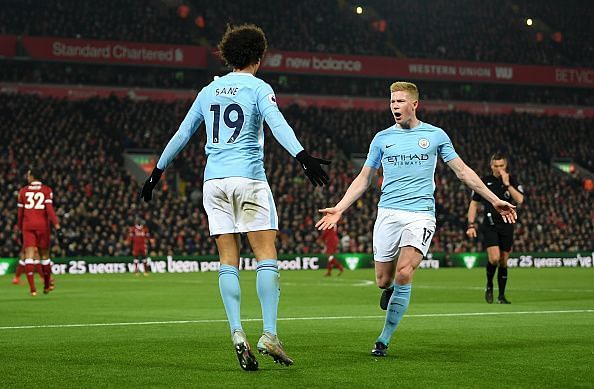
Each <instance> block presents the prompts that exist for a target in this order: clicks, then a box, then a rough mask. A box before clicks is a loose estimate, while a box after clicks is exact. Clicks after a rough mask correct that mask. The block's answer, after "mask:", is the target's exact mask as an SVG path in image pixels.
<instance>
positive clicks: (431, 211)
mask: <svg viewBox="0 0 594 389" xmlns="http://www.w3.org/2000/svg"><path fill="white" fill-rule="evenodd" d="M418 105H419V91H418V89H417V86H416V85H415V84H412V83H410V82H395V83H393V84H392V85H391V86H390V111H391V113H392V115H393V117H394V120H395V122H396V123H395V124H394V125H392V126H390V127H388V128H386V129H385V130H383V131H379V132H378V133H377V134H376V135H375V137H374V138H373V140H372V141H371V145H370V146H369V154H368V155H367V160H366V161H365V164H364V166H363V168H362V169H361V173H359V175H358V176H357V177H356V178H355V179H354V181H353V182H352V183H351V185H350V186H349V188H348V189H347V191H346V193H345V195H344V196H343V198H342V199H341V200H340V201H339V202H338V204H336V206H334V207H333V208H325V209H321V210H320V212H322V213H323V214H324V216H323V217H322V219H320V220H319V221H318V222H317V223H316V227H318V229H320V230H327V229H330V228H333V227H334V226H335V225H336V223H338V221H339V220H340V218H341V216H342V214H343V212H345V211H346V210H347V208H349V206H350V205H351V204H353V202H355V201H356V200H357V199H358V198H359V197H361V196H362V195H363V193H364V192H365V190H367V188H368V187H369V185H370V184H371V181H372V180H373V178H374V177H375V176H376V174H377V171H378V169H379V168H380V167H382V168H383V171H384V180H383V182H382V194H381V197H380V200H379V204H378V212H377V219H376V221H375V226H374V229H373V256H374V260H375V278H376V282H377V285H378V286H379V287H380V288H381V289H383V290H384V291H383V292H382V296H381V298H380V307H381V308H382V309H385V310H387V311H388V312H387V313H386V320H385V324H384V328H383V330H382V332H381V334H380V335H379V337H378V338H377V340H376V342H375V345H374V347H373V349H372V351H371V353H372V354H373V355H374V356H379V357H383V356H386V354H387V348H388V344H389V343H390V339H391V338H392V335H393V334H394V331H396V326H397V325H398V323H399V322H400V319H402V316H404V313H405V312H406V309H407V307H408V303H409V301H410V296H411V289H412V279H413V274H414V272H415V270H416V268H417V267H418V266H419V264H420V263H421V260H422V259H423V256H425V255H427V252H428V250H429V246H430V244H431V238H432V237H433V235H434V233H435V197H434V192H435V182H434V181H433V177H434V174H435V166H436V164H437V157H438V156H439V157H440V158H441V159H442V160H443V161H444V162H445V163H446V164H447V165H448V166H449V167H450V168H451V169H452V170H453V171H454V172H455V173H456V176H457V177H458V178H459V179H460V180H461V181H462V182H464V183H465V184H466V185H468V186H469V187H470V188H472V189H473V190H474V191H476V192H477V193H479V194H480V195H481V196H483V198H485V199H486V200H487V201H489V202H490V203H491V204H492V205H493V208H494V209H495V210H496V211H497V212H498V213H499V214H500V215H501V216H502V218H503V219H504V220H505V221H506V222H508V223H514V222H515V220H516V211H515V207H514V206H513V205H512V204H510V203H508V202H506V201H503V200H500V199H499V198H498V197H497V196H496V195H495V194H494V193H493V192H491V191H490V190H489V189H488V188H487V187H486V186H485V184H484V183H483V182H482V181H481V179H480V178H479V176H477V174H476V173H475V172H474V171H473V170H472V169H471V168H469V167H468V166H467V165H466V164H465V163H464V161H462V159H461V158H460V157H459V156H458V154H457V153H456V151H455V150H454V146H453V145H452V142H451V141H450V138H449V137H448V135H447V134H446V132H445V131H444V130H442V129H441V128H439V127H436V126H433V125H431V124H428V123H424V122H422V121H420V120H419V119H417V116H416V110H417V107H418Z"/></svg>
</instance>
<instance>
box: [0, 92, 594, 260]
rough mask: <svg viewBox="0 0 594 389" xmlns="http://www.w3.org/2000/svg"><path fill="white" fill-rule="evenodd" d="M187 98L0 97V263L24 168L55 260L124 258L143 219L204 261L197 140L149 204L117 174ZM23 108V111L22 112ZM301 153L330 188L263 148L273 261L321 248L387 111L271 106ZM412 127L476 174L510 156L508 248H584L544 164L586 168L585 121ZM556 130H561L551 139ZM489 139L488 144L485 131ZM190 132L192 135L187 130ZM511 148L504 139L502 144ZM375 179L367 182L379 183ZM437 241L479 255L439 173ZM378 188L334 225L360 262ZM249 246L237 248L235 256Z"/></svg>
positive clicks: (460, 119)
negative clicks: (53, 223) (274, 231)
mask: <svg viewBox="0 0 594 389" xmlns="http://www.w3.org/2000/svg"><path fill="white" fill-rule="evenodd" d="M189 103H190V102H189V101H179V102H176V103H164V102H157V101H142V102H134V101H131V100H128V99H118V98H115V97H112V98H109V99H90V100H86V101H68V100H58V99H53V98H40V97H36V96H31V95H10V94H0V115H1V116H2V118H3V121H2V122H0V151H1V153H2V155H3V156H6V157H5V158H2V159H1V160H0V184H1V185H2V188H4V190H3V191H2V192H1V193H0V210H1V211H0V212H1V214H2V219H3V220H6V221H7V222H6V223H3V225H2V226H1V227H0V247H2V249H1V252H0V255H1V256H17V255H18V252H19V249H20V247H19V243H18V241H17V237H16V231H15V224H16V193H17V192H18V189H19V188H20V187H21V186H23V185H24V184H25V180H24V173H25V172H26V169H27V166H28V165H29V164H36V165H43V166H45V168H46V171H47V174H46V178H45V179H44V182H45V183H47V184H48V185H50V186H52V187H53V189H54V195H55V201H54V205H55V208H56V210H57V213H58V216H59V217H60V220H61V224H62V229H63V230H64V232H65V236H66V238H65V240H64V242H62V244H60V245H55V246H54V250H55V251H54V253H53V255H54V256H61V255H79V256H93V255H113V256H118V255H129V254H130V249H129V247H128V246H127V243H126V231H127V228H128V227H129V226H130V225H132V224H133V223H134V219H135V217H137V216H140V217H142V218H143V219H144V220H145V221H146V223H147V225H148V227H149V228H150V230H151V233H152V235H153V237H154V238H155V241H156V246H155V247H153V248H151V252H152V254H153V255H154V254H161V255H163V254H169V253H175V254H182V255H186V254H214V253H215V246H214V244H213V242H212V241H211V239H210V238H209V237H208V227H207V219H206V215H205V213H204V212H203V210H202V205H201V198H202V192H201V187H202V185H201V180H202V177H201V174H202V167H203V165H204V154H203V151H202V147H203V140H202V139H201V137H200V136H198V135H195V136H194V138H193V139H192V140H191V141H190V142H191V144H190V145H189V146H188V147H187V148H186V150H184V152H183V153H182V155H180V156H179V157H178V158H177V161H176V162H175V164H174V166H173V169H172V170H171V171H169V170H168V172H167V173H168V174H167V175H166V178H165V182H166V183H167V189H161V190H159V191H158V193H157V195H156V199H155V200H154V202H152V203H150V205H146V204H145V203H142V202H141V201H140V200H139V197H138V193H139V185H138V182H137V181H136V180H135V179H133V178H132V177H131V176H130V175H129V174H128V173H127V172H126V170H125V168H124V167H123V157H122V153H123V152H124V150H125V149H127V148H135V147H142V148H153V149H155V151H156V152H160V151H161V149H162V147H163V145H164V144H165V143H166V142H167V140H168V139H169V137H170V136H171V134H172V133H173V132H174V131H175V130H176V128H177V125H178V124H179V123H180V121H181V119H182V118H183V116H184V115H185V112H186V110H187V108H188V106H189ZM31 112H35V115H32V114H31ZM283 112H284V114H285V116H286V118H287V120H288V122H289V123H291V124H292V126H293V127H294V129H295V131H296V133H297V135H298V136H299V138H300V139H301V140H302V143H303V144H304V146H305V147H306V149H308V150H312V151H315V152H317V153H318V155H320V156H322V157H325V158H330V159H332V160H333V164H332V165H331V169H330V175H331V185H330V186H329V187H328V188H327V189H320V188H316V189H314V188H313V187H312V186H311V185H310V183H309V182H306V180H304V176H303V174H302V173H301V168H300V167H299V166H298V164H297V163H296V162H295V161H294V160H292V158H291V157H290V156H289V155H288V154H287V153H286V152H285V151H284V150H283V149H282V148H281V147H280V146H279V145H278V144H277V143H276V142H275V141H274V140H273V138H272V137H271V136H270V133H269V132H268V133H267V136H268V137H269V139H268V142H267V146H266V147H267V156H266V161H265V162H266V171H267V175H268V179H269V182H270V184H271V188H272V190H273V193H274V194H275V198H276V199H277V200H276V201H277V208H278V212H279V219H280V228H281V230H280V234H279V235H280V236H279V241H278V245H279V251H280V253H281V254H282V253H292V252H300V253H307V252H319V250H320V246H319V243H318V242H316V239H317V236H318V233H317V231H315V230H314V228H313V224H314V223H315V221H316V220H317V219H318V214H317V209H319V208H321V207H323V206H326V205H331V204H334V203H335V202H336V201H337V200H338V199H339V198H340V197H341V196H342V194H343V193H344V191H345V189H346V187H347V186H348V184H349V183H350V181H351V180H352V179H353V178H354V177H355V175H356V174H357V173H358V171H359V166H358V165H357V164H356V163H355V162H353V160H351V159H350V158H349V156H356V155H357V153H361V154H363V155H364V154H365V153H366V151H367V150H366V148H367V146H368V144H369V141H370V140H371V138H372V137H373V135H374V133H375V132H377V131H379V130H381V129H383V128H385V127H388V126H389V125H391V123H392V118H391V117H390V115H389V112H387V111H386V112H371V111H369V112H363V111H356V110H346V111H345V110H339V109H320V108H301V107H298V106H291V107H285V108H283ZM419 116H420V118H421V120H423V121H427V122H429V123H433V124H436V125H438V126H441V127H443V128H444V129H446V131H447V132H448V133H449V135H450V137H451V138H452V141H453V142H454V145H455V147H456V149H457V151H458V153H459V154H460V155H461V157H462V158H463V159H464V160H465V161H466V162H467V163H469V165H470V166H472V167H473V168H475V169H476V170H477V172H479V173H486V172H488V165H487V163H488V157H489V154H490V153H492V152H493V151H495V150H503V151H504V152H506V153H507V154H508V155H509V156H510V171H511V172H512V174H516V175H517V176H518V180H519V182H520V183H522V184H523V185H524V187H525V191H526V201H525V204H523V205H522V207H521V208H520V211H519V212H520V222H519V225H518V226H517V230H516V231H517V235H516V236H517V239H516V243H515V247H514V249H515V250H516V251H563V250H592V249H594V247H593V246H592V242H594V236H593V231H594V223H593V219H594V213H593V212H592V207H591V204H592V192H587V191H585V190H584V189H583V188H582V186H581V184H580V183H579V182H576V181H574V180H573V179H572V178H571V177H569V176H567V175H564V174H563V173H560V172H557V171H556V170H555V169H554V168H553V167H551V165H550V159H551V157H554V156H574V157H576V158H580V159H582V160H583V161H585V163H586V164H590V165H589V166H591V164H592V159H591V155H590V154H588V150H591V149H592V147H593V146H594V145H592V138H591V136H588V129H589V128H590V129H591V128H592V124H594V123H592V120H573V119H567V118H552V117H546V116H534V115H527V114H522V115H511V116H495V115H492V116H477V115H471V114H468V113H464V112H447V113H446V112H437V113H429V112H421V113H420V115H419ZM561 125H562V128H563V130H562V131H561V130H559V128H560V126H561ZM495 131H497V137H496V138H494V137H491V136H490V134H491V133H494V132H495ZM199 132H200V131H199ZM512 139H513V142H512V141H511V140H512ZM378 179H379V177H378ZM436 184H437V192H436V198H437V210H438V212H437V214H438V216H437V217H438V231H437V234H436V236H435V238H434V246H433V250H434V251H446V252H460V251H468V250H477V249H481V247H480V243H479V242H476V241H470V240H468V239H466V238H465V236H464V230H465V226H466V209H467V206H468V202H469V200H470V193H469V190H468V189H467V188H465V187H464V186H463V185H462V184H461V183H460V182H459V181H458V180H457V178H456V177H454V175H453V174H452V173H451V172H450V171H449V169H448V168H447V167H445V166H444V165H443V164H441V163H439V164H438V173H437V180H436ZM378 198H379V186H378V185H372V188H371V190H368V191H367V192H366V194H365V195H364V197H363V198H361V199H360V200H359V201H358V202H357V203H356V205H355V206H354V207H353V209H351V210H350V212H349V213H348V214H347V215H346V217H345V219H344V224H343V225H341V232H342V233H348V234H349V237H350V246H349V248H348V250H349V251H359V252H371V250H372V247H371V233H372V227H373V221H374V218H375V210H374V209H375V208H376V207H375V204H376V202H377V200H378ZM244 247H246V248H247V246H244Z"/></svg>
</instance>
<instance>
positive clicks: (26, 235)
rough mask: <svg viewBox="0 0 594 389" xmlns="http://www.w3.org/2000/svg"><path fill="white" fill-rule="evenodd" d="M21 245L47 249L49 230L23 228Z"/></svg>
mask: <svg viewBox="0 0 594 389" xmlns="http://www.w3.org/2000/svg"><path fill="white" fill-rule="evenodd" d="M23 247H37V248H40V249H49V247H50V232H49V230H23Z"/></svg>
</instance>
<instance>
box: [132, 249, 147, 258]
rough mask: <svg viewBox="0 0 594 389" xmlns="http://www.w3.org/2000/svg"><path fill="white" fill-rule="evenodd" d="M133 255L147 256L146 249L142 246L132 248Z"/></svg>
mask: <svg viewBox="0 0 594 389" xmlns="http://www.w3.org/2000/svg"><path fill="white" fill-rule="evenodd" d="M132 256H133V257H146V249H143V248H140V249H137V248H134V250H132Z"/></svg>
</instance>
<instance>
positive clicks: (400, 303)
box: [377, 283, 412, 346]
mask: <svg viewBox="0 0 594 389" xmlns="http://www.w3.org/2000/svg"><path fill="white" fill-rule="evenodd" d="M411 289H412V284H405V285H398V284H396V283H394V293H392V297H390V302H389V303H388V311H387V312H386V322H385V323H384V329H383V331H382V333H381V335H380V336H379V338H377V341H378V342H382V343H383V344H385V345H386V346H387V345H388V344H389V343H390V339H391V338H392V335H393V334H394V331H396V327H397V326H398V323H400V320H401V319H402V316H404V312H406V308H408V303H409V301H410V293H411Z"/></svg>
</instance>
